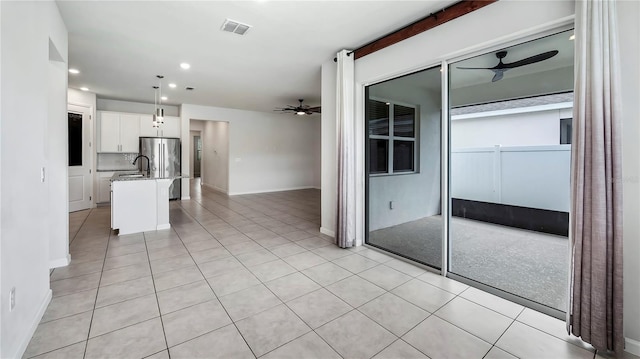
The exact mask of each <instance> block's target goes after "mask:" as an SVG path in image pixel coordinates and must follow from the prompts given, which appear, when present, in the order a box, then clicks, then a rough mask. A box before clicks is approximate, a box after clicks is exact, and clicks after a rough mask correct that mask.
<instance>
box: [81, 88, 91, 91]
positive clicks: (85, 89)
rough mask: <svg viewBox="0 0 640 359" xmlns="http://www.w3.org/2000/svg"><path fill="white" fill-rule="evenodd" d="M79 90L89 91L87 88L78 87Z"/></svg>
mask: <svg viewBox="0 0 640 359" xmlns="http://www.w3.org/2000/svg"><path fill="white" fill-rule="evenodd" d="M80 90H82V91H89V89H88V88H87V87H80Z"/></svg>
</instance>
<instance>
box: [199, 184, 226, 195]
mask: <svg viewBox="0 0 640 359" xmlns="http://www.w3.org/2000/svg"><path fill="white" fill-rule="evenodd" d="M202 187H206V188H207V189H210V190H212V191H216V192H220V193H224V194H229V193H228V192H227V191H226V190H224V189H222V188H220V187H218V186H212V185H210V184H206V183H204V182H202Z"/></svg>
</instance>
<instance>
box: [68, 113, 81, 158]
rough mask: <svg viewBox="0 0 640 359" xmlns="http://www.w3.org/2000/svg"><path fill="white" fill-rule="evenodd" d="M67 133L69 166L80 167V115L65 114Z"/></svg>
mask: <svg viewBox="0 0 640 359" xmlns="http://www.w3.org/2000/svg"><path fill="white" fill-rule="evenodd" d="M67 117H68V127H67V128H68V131H69V132H68V133H69V166H82V114H79V113H72V112H69V113H67Z"/></svg>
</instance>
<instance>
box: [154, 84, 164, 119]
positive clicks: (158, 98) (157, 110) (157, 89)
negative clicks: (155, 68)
mask: <svg viewBox="0 0 640 359" xmlns="http://www.w3.org/2000/svg"><path fill="white" fill-rule="evenodd" d="M156 77H157V78H158V86H153V89H154V94H153V95H154V96H153V106H154V112H153V127H154V128H158V127H160V125H162V124H163V123H164V109H163V108H162V97H163V96H162V79H163V78H164V76H162V75H157V76H156Z"/></svg>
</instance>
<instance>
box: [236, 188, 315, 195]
mask: <svg viewBox="0 0 640 359" xmlns="http://www.w3.org/2000/svg"><path fill="white" fill-rule="evenodd" d="M313 188H315V187H312V186H302V187H290V188H277V189H265V190H259V191H247V192H229V196H239V195H243V194H258V193H269V192H285V191H297V190H301V189H313Z"/></svg>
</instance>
